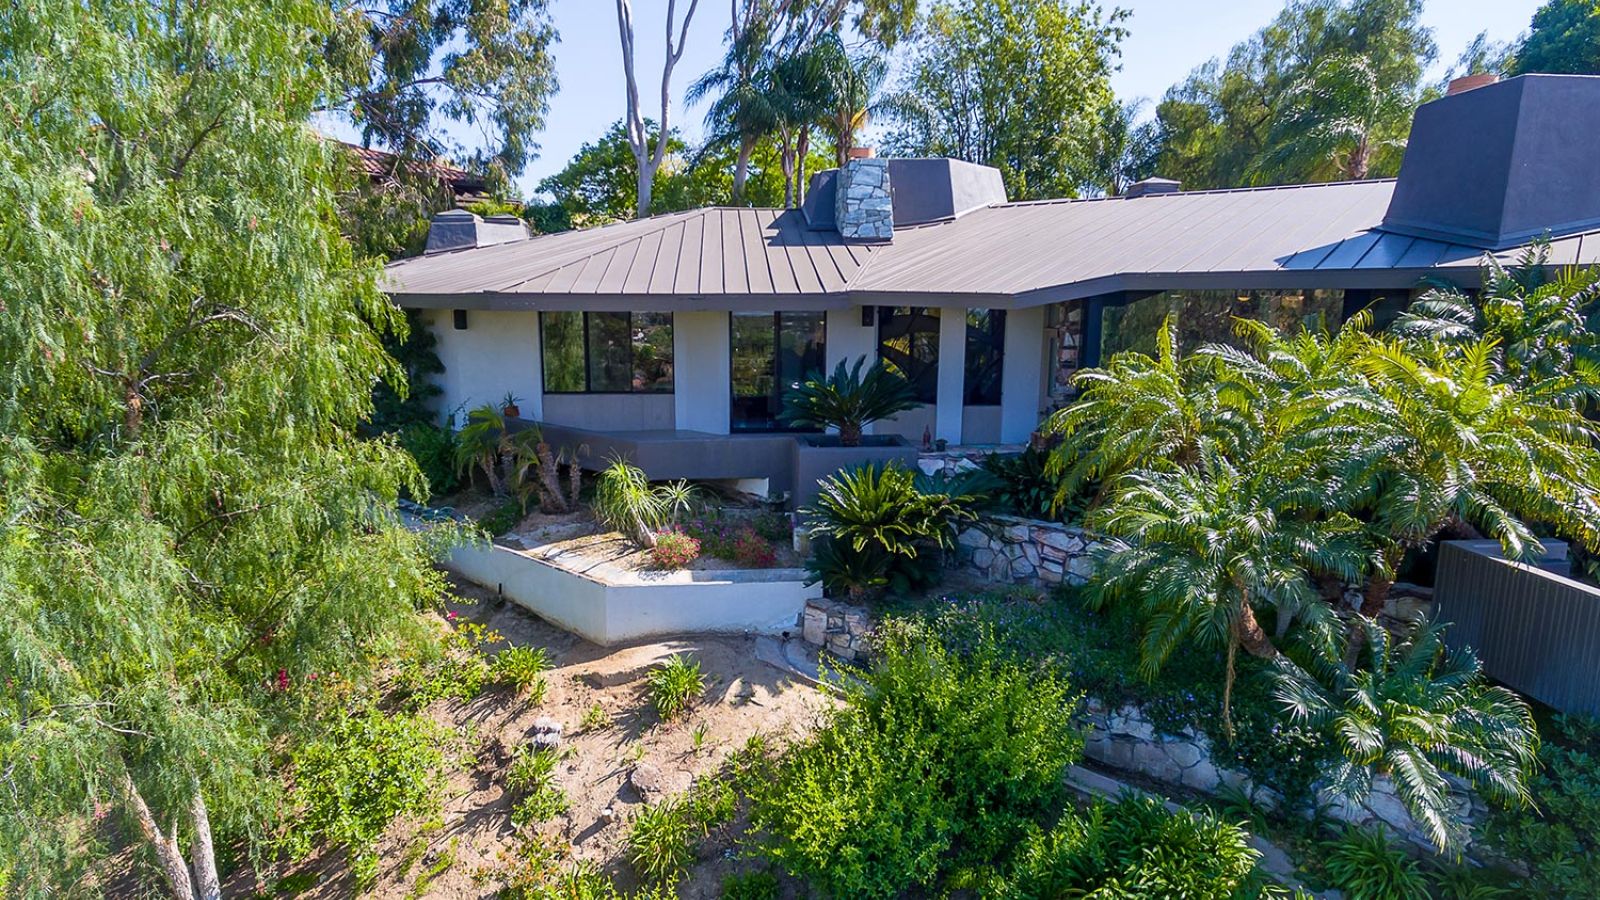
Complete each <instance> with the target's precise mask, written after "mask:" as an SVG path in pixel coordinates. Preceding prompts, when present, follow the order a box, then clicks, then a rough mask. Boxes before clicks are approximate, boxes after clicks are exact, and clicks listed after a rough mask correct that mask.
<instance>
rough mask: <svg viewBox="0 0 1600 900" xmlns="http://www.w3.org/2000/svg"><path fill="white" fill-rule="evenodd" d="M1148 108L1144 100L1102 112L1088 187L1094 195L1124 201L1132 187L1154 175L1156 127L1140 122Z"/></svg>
mask: <svg viewBox="0 0 1600 900" xmlns="http://www.w3.org/2000/svg"><path fill="white" fill-rule="evenodd" d="M1145 104H1146V101H1145V100H1143V99H1139V100H1130V101H1126V102H1123V103H1112V104H1109V105H1107V106H1106V107H1105V108H1104V109H1103V110H1102V111H1101V113H1100V127H1099V128H1097V129H1096V130H1095V133H1094V141H1093V144H1092V145H1091V147H1090V163H1089V176H1088V180H1087V181H1086V182H1085V184H1084V187H1085V188H1086V189H1087V190H1088V191H1089V192H1090V193H1096V194H1101V195H1103V196H1106V197H1120V196H1121V195H1122V194H1123V192H1125V191H1126V190H1127V189H1128V185H1130V184H1133V183H1134V182H1135V181H1138V180H1139V179H1141V178H1144V177H1146V176H1149V175H1152V174H1154V172H1155V149H1156V146H1155V126H1154V124H1153V123H1150V122H1143V123H1141V122H1139V115H1140V113H1141V112H1143V110H1144V108H1145Z"/></svg>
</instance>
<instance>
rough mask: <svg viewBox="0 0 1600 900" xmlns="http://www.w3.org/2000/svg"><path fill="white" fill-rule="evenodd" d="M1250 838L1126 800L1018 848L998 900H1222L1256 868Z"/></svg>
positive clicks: (1070, 819) (1070, 818)
mask: <svg viewBox="0 0 1600 900" xmlns="http://www.w3.org/2000/svg"><path fill="white" fill-rule="evenodd" d="M1257 855H1258V854H1257V853H1256V852H1255V851H1254V850H1252V849H1251V848H1250V844H1249V835H1248V834H1246V833H1245V832H1244V830H1243V829H1241V828H1239V827H1238V826H1235V825H1229V824H1227V823H1225V822H1220V821H1218V820H1216V819H1215V818H1212V817H1211V816H1209V815H1207V814H1205V813H1195V812H1190V811H1187V810H1184V811H1181V812H1176V813H1174V812H1170V811H1168V810H1167V808H1166V806H1165V805H1164V804H1162V802H1161V801H1160V800H1157V799H1156V798H1154V797H1148V796H1140V797H1134V796H1125V797H1123V798H1122V799H1120V800H1118V801H1117V802H1115V803H1096V804H1094V805H1093V806H1092V807H1090V808H1089V809H1088V810H1087V811H1085V812H1083V813H1081V814H1080V813H1075V812H1074V813H1068V814H1067V815H1066V816H1065V817H1063V818H1062V820H1061V821H1060V822H1059V823H1057V824H1056V826H1055V827H1054V828H1052V829H1051V830H1050V831H1048V832H1037V833H1035V834H1033V835H1032V836H1031V837H1029V839H1028V840H1027V842H1026V843H1025V844H1024V846H1023V848H1022V850H1021V853H1020V854H1019V859H1018V862H1017V866H1016V870H1015V874H1014V875H1013V876H1011V877H1010V878H1009V879H1006V880H1005V881H1004V882H1003V883H1002V886H1001V887H1000V888H999V889H997V890H995V891H993V896H995V897H997V898H1002V900H1054V898H1057V897H1084V896H1088V897H1100V896H1117V897H1184V898H1190V900H1227V898H1231V897H1234V896H1235V893H1236V892H1237V891H1238V890H1239V889H1240V887H1242V886H1243V885H1244V883H1245V881H1246V879H1248V878H1249V877H1250V874H1251V872H1252V870H1254V868H1255V863H1256V858H1257Z"/></svg>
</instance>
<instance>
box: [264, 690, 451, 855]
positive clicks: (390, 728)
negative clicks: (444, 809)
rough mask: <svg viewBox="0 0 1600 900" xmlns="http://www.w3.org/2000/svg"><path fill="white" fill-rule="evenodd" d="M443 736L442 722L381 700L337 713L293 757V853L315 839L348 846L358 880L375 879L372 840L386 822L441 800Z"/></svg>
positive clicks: (306, 849)
mask: <svg viewBox="0 0 1600 900" xmlns="http://www.w3.org/2000/svg"><path fill="white" fill-rule="evenodd" d="M443 741H444V737H443V735H442V733H441V732H440V731H439V729H438V727H437V726H435V725H434V724H433V723H432V722H430V721H428V720H427V719H424V718H421V717H419V716H414V715H393V714H390V713H385V712H383V711H381V710H379V709H377V708H376V707H367V708H366V709H363V710H361V711H360V712H356V713H342V714H340V715H338V716H336V717H335V718H334V719H333V721H332V722H331V723H330V724H329V727H328V729H327V731H326V732H325V733H324V734H322V735H320V736H318V737H316V738H314V739H312V740H310V741H308V742H306V743H305V744H303V745H302V746H301V747H299V748H298V749H296V750H295V751H294V753H293V755H292V756H291V757H290V761H289V772H290V777H291V783H292V785H293V787H292V789H291V791H290V799H291V801H292V803H293V804H294V807H295V809H296V810H297V817H296V818H297V824H296V826H295V827H294V828H292V829H291V830H290V832H289V834H290V837H289V845H288V848H287V849H288V850H289V852H290V854H291V855H293V856H295V857H301V856H304V855H305V854H306V853H308V852H310V850H311V849H312V848H313V847H314V846H316V845H318V844H331V845H336V846H343V847H345V848H347V849H348V850H349V853H350V868H351V871H352V873H353V874H354V876H355V878H356V881H357V883H358V884H361V885H370V884H371V883H372V882H373V880H374V878H376V876H377V872H378V858H377V855H376V854H375V853H374V852H373V846H374V844H376V843H377V840H378V838H379V836H381V835H382V834H383V832H384V829H386V828H388V827H389V823H390V822H392V821H394V819H395V818H396V817H398V816H401V815H405V814H417V813H422V812H424V811H426V810H428V809H429V808H430V807H431V806H432V805H434V804H435V803H436V802H437V799H438V795H437V785H438V783H439V777H438V776H439V771H440V769H441V768H442V767H443V766H444V762H445V755H444V750H443Z"/></svg>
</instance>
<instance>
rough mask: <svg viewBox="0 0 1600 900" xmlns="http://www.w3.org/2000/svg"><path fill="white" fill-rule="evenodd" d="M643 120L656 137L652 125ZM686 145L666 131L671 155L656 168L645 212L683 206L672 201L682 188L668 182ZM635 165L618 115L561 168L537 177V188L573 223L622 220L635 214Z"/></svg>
mask: <svg viewBox="0 0 1600 900" xmlns="http://www.w3.org/2000/svg"><path fill="white" fill-rule="evenodd" d="M647 124H648V125H649V127H650V129H651V132H650V133H651V138H650V140H651V142H652V143H654V141H655V140H656V129H655V126H654V124H653V123H647ZM687 150H688V148H687V147H686V146H685V144H684V143H683V140H682V139H681V138H680V137H678V135H677V133H676V132H674V133H672V134H670V135H668V136H667V151H668V153H669V156H668V157H666V158H665V160H664V163H663V165H662V166H661V167H660V168H658V169H657V170H656V177H655V186H654V188H653V191H652V198H651V203H652V206H651V208H650V210H649V212H651V213H657V212H668V211H671V210H674V209H683V208H685V207H683V206H679V205H676V204H675V202H674V201H677V200H680V199H682V197H683V194H684V191H683V190H682V188H681V186H679V185H676V184H673V183H672V182H673V181H674V180H676V179H678V178H680V177H681V174H680V173H681V172H682V171H683V170H684V168H685V167H686V163H685V161H684V155H685V153H686V152H687ZM636 165H637V163H636V162H635V160H634V158H633V151H632V150H631V149H629V146H628V136H627V132H626V127H625V125H624V124H623V123H622V122H620V121H619V122H617V123H616V124H615V125H613V126H611V128H610V130H608V131H607V132H606V133H605V135H604V136H602V137H601V138H600V139H599V140H598V141H593V142H591V143H587V144H584V145H583V146H582V147H581V148H579V149H578V152H577V153H575V154H573V157H572V160H571V161H570V162H568V163H567V165H566V167H565V168H563V169H562V170H561V171H559V172H557V173H556V174H554V175H551V176H549V177H548V178H546V179H544V180H543V181H541V182H539V190H540V191H541V192H543V193H546V194H549V195H550V196H551V197H553V198H555V201H556V203H558V204H559V205H560V206H561V208H562V209H563V210H564V211H565V212H566V214H567V216H568V218H569V219H570V220H571V222H572V224H573V225H574V226H576V227H579V228H582V227H585V226H588V225H603V224H605V223H607V222H622V221H626V220H628V219H631V218H633V216H634V213H635V212H636V211H637V209H638V202H639V198H638V189H639V186H638V179H637V178H636V177H635V167H636Z"/></svg>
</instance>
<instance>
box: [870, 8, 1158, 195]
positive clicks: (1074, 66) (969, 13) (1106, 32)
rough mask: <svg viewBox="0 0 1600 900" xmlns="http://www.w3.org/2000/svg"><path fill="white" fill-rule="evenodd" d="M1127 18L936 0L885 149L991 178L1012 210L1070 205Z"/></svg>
mask: <svg viewBox="0 0 1600 900" xmlns="http://www.w3.org/2000/svg"><path fill="white" fill-rule="evenodd" d="M1126 15H1127V13H1126V12H1125V11H1123V10H1120V9H1117V10H1113V11H1112V12H1111V13H1110V14H1106V13H1104V12H1103V11H1102V10H1101V8H1100V7H1099V6H1097V5H1095V4H1093V3H1089V2H1082V3H1076V4H1066V3H1061V2H1058V0H941V2H939V3H937V4H935V6H934V7H933V9H932V10H930V11H929V13H928V16H927V21H926V23H925V25H924V28H923V29H922V31H921V32H920V35H919V37H918V39H917V41H916V44H915V46H914V47H913V50H912V53H911V56H910V59H909V60H908V61H907V64H906V72H905V75H904V77H903V78H902V79H901V81H900V82H899V84H898V86H897V89H896V91H895V94H894V96H893V97H891V98H890V102H889V104H888V109H889V111H890V113H891V116H892V118H893V119H894V120H895V121H896V123H897V126H898V127H897V129H896V130H895V131H894V132H892V133H891V135H890V136H889V138H888V139H887V141H886V143H887V144H888V145H889V146H890V147H891V148H892V149H893V150H894V151H895V152H898V153H901V154H904V155H910V156H950V157H954V158H957V159H964V160H968V161H969V162H976V163H982V164H984V165H990V166H994V167H996V168H998V169H999V170H1000V171H1001V174H1002V175H1003V176H1004V178H1005V183H1006V190H1007V193H1008V194H1009V195H1010V196H1011V197H1012V198H1013V199H1021V200H1028V199H1039V198H1047V197H1070V196H1075V195H1076V193H1077V190H1078V188H1079V186H1080V185H1082V184H1083V183H1084V182H1085V181H1087V180H1089V179H1090V176H1091V170H1092V162H1091V159H1092V154H1093V148H1092V136H1093V135H1095V134H1096V133H1097V132H1098V130H1099V127H1100V122H1101V117H1102V115H1103V112H1104V110H1105V109H1106V107H1108V106H1111V105H1112V104H1113V103H1114V102H1115V101H1114V98H1113V97H1112V93H1111V85H1110V76H1111V71H1112V68H1113V67H1114V65H1115V62H1114V60H1115V57H1116V55H1117V53H1118V49H1117V45H1118V44H1119V43H1120V42H1121V40H1122V38H1123V37H1124V35H1125V33H1126V32H1125V31H1124V30H1123V28H1122V27H1121V24H1120V23H1121V22H1122V21H1123V19H1124V18H1126Z"/></svg>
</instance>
